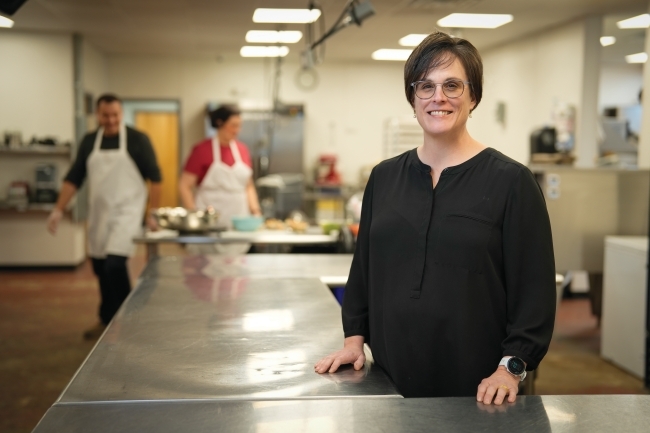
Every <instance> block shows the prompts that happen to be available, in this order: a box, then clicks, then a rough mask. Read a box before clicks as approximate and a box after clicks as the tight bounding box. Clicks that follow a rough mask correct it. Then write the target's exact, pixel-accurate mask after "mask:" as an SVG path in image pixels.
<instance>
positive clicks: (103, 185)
mask: <svg viewBox="0 0 650 433" xmlns="http://www.w3.org/2000/svg"><path fill="white" fill-rule="evenodd" d="M97 119H98V123H99V129H98V130H97V132H95V133H90V134H87V135H86V136H85V137H84V139H83V140H82V142H81V144H80V146H79V152H78V153H77V158H76V160H75V162H74V164H73V166H72V167H71V168H70V171H69V172H68V174H67V176H66V178H65V181H64V182H63V186H62V188H61V193H60V194H59V198H58V201H57V203H56V205H55V209H54V210H53V211H52V213H51V214H50V217H49V218H48V222H47V224H48V229H49V230H50V232H51V233H52V234H54V233H56V230H57V227H58V224H59V221H60V220H61V217H62V215H63V210H64V209H65V207H66V205H67V204H68V202H69V201H70V199H71V198H72V197H73V196H74V195H75V193H76V191H77V189H78V188H79V187H81V184H82V183H83V180H84V178H85V177H86V176H87V177H88V183H89V213H88V255H89V256H90V257H91V258H92V263H93V270H94V272H95V274H96V275H97V277H98V278H99V287H100V293H101V304H100V307H99V318H100V322H99V324H98V325H96V326H95V327H93V328H91V329H89V330H88V331H86V332H85V333H84V337H85V338H87V339H93V338H97V337H99V336H100V335H101V333H102V332H103V331H104V329H105V327H106V325H108V323H109V322H110V321H111V319H112V318H113V316H114V315H115V313H116V312H117V310H118V309H119V307H120V305H122V302H123V301H124V299H126V297H127V296H128V294H129V292H130V291H131V283H130V279H129V274H128V270H127V267H126V261H127V258H128V257H130V256H131V255H133V253H134V251H135V245H134V244H133V241H132V239H133V237H135V236H136V235H137V234H139V232H140V231H141V225H142V219H143V216H144V211H145V206H146V204H147V188H146V185H145V179H149V180H150V181H151V203H150V204H151V206H152V207H153V208H156V207H158V202H159V198H160V181H161V180H162V179H161V175H160V169H159V168H158V165H157V163H156V158H155V153H154V151H153V146H151V143H150V142H149V139H148V138H147V136H146V135H145V134H143V133H141V132H138V131H136V130H134V129H132V128H127V127H126V126H125V125H124V123H123V122H122V106H121V102H120V100H119V99H118V98H117V97H116V96H114V95H103V96H101V97H100V98H99V99H98V101H97ZM147 224H148V225H149V226H150V227H152V228H154V227H155V222H154V221H153V220H151V219H147Z"/></svg>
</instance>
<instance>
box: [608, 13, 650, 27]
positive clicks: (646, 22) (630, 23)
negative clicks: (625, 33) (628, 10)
mask: <svg viewBox="0 0 650 433" xmlns="http://www.w3.org/2000/svg"><path fill="white" fill-rule="evenodd" d="M616 27H618V28H619V29H645V28H648V27H650V14H643V15H637V16H635V17H632V18H628V19H626V20H623V21H619V22H617V23H616Z"/></svg>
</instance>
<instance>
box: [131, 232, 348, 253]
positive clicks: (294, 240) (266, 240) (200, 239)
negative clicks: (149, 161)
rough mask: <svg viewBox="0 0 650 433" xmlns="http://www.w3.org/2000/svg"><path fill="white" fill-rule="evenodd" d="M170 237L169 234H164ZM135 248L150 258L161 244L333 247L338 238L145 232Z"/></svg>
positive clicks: (270, 234)
mask: <svg viewBox="0 0 650 433" xmlns="http://www.w3.org/2000/svg"><path fill="white" fill-rule="evenodd" d="M166 233H169V234H166ZM133 242H135V243H136V244H145V245H146V247H147V254H148V255H149V257H155V256H157V255H158V245H160V244H163V243H175V244H199V245H213V244H236V243H249V244H254V245H333V244H336V243H337V242H338V234H337V233H332V234H329V235H326V234H322V233H293V232H288V231H279V230H257V231H253V232H239V231H234V230H231V231H225V232H216V233H212V234H207V235H191V234H190V235H186V234H178V233H177V232H176V233H173V232H170V231H166V232H161V233H157V232H145V233H143V234H142V235H141V236H137V237H135V238H133Z"/></svg>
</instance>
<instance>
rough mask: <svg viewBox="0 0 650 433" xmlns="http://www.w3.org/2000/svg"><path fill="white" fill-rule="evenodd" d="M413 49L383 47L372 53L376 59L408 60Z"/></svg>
mask: <svg viewBox="0 0 650 433" xmlns="http://www.w3.org/2000/svg"><path fill="white" fill-rule="evenodd" d="M412 52H413V50H405V49H391V48H382V49H380V50H377V51H375V52H374V53H372V58H373V59H374V60H402V61H404V60H406V59H408V58H409V56H410V55H411V53H412Z"/></svg>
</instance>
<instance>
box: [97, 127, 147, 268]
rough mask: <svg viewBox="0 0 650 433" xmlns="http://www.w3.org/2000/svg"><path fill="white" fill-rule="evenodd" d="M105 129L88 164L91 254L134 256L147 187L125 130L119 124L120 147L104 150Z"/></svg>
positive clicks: (100, 132)
mask: <svg viewBox="0 0 650 433" xmlns="http://www.w3.org/2000/svg"><path fill="white" fill-rule="evenodd" d="M103 135H104V128H99V130H98V131H97V137H96V138H95V144H94V147H93V150H92V152H91V153H90V155H89V156H88V160H87V162H86V170H87V173H88V183H89V190H90V191H89V192H90V194H89V198H90V203H89V212H88V254H89V255H90V257H94V258H105V257H106V255H108V254H114V255H119V256H126V257H128V256H131V255H133V253H134V251H135V245H134V243H133V237H135V236H136V235H138V234H139V233H140V231H141V227H142V217H143V215H144V211H145V205H146V204H147V188H146V186H145V183H144V180H143V179H142V175H141V174H140V171H139V170H138V167H137V166H136V165H135V162H134V161H133V159H132V158H131V156H129V153H128V151H127V148H126V127H125V126H124V124H121V125H120V132H119V140H118V141H119V147H118V148H117V149H101V144H102V138H103Z"/></svg>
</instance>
